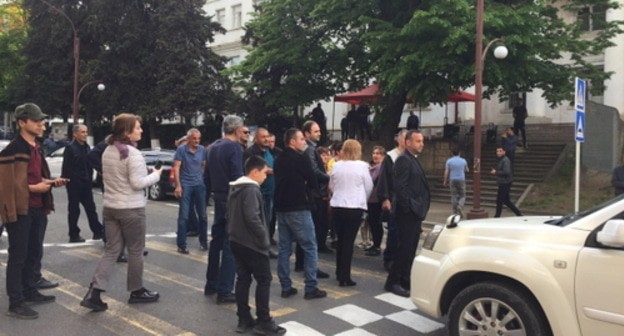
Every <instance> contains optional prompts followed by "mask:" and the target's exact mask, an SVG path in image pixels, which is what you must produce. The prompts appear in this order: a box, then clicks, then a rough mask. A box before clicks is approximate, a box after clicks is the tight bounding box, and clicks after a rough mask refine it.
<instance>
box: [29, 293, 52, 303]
mask: <svg viewBox="0 0 624 336" xmlns="http://www.w3.org/2000/svg"><path fill="white" fill-rule="evenodd" d="M24 301H25V302H26V303H30V304H43V303H50V302H54V301H56V297H55V296H54V295H43V294H41V293H39V292H34V293H32V294H29V295H28V296H26V297H24Z"/></svg>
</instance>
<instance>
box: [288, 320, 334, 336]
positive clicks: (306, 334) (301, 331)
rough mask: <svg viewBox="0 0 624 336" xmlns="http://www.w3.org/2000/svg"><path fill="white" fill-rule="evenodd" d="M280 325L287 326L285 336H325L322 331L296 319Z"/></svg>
mask: <svg viewBox="0 0 624 336" xmlns="http://www.w3.org/2000/svg"><path fill="white" fill-rule="evenodd" d="M280 326H282V327H284V328H286V335H285V336H325V335H323V334H321V333H320V332H318V331H316V330H314V329H312V328H310V327H308V326H306V325H303V324H301V323H299V322H295V321H288V322H284V323H282V324H280Z"/></svg>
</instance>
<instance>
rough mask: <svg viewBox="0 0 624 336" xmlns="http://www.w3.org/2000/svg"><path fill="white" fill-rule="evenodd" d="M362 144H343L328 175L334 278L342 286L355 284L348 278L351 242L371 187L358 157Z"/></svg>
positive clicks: (360, 154) (351, 250) (349, 274)
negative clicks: (330, 196) (334, 237)
mask: <svg viewBox="0 0 624 336" xmlns="http://www.w3.org/2000/svg"><path fill="white" fill-rule="evenodd" d="M361 158H362V146H361V145H360V143H359V142H358V141H357V140H347V141H345V142H344V144H343V145H342V150H341V152H340V161H338V162H336V163H335V164H334V167H333V169H332V171H331V174H330V178H329V188H330V190H332V192H333V194H332V198H331V200H330V201H329V205H330V206H331V208H332V215H333V216H334V219H335V220H334V223H335V225H336V236H337V237H338V241H337V246H336V278H337V279H338V283H339V285H340V286H341V287H345V286H355V285H356V283H355V281H353V280H352V279H351V260H352V259H353V243H354V242H355V237H356V236H357V232H358V229H359V227H360V224H361V223H362V214H363V213H364V211H366V210H367V204H366V201H367V200H368V197H369V196H370V194H371V192H372V190H373V180H372V179H371V175H370V173H369V172H368V164H367V163H366V162H364V161H361Z"/></svg>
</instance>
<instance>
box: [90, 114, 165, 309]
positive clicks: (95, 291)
mask: <svg viewBox="0 0 624 336" xmlns="http://www.w3.org/2000/svg"><path fill="white" fill-rule="evenodd" d="M141 133H143V130H142V129H141V117H139V116H136V115H134V114H129V113H122V114H120V115H118V116H117V117H116V118H115V119H114V120H113V134H112V135H111V136H110V137H109V138H108V147H107V148H106V150H104V153H103V154H102V173H103V179H104V187H105V192H104V211H103V218H104V226H105V232H106V248H105V254H104V256H103V257H102V259H101V260H100V262H99V263H98V266H97V269H96V271H95V274H94V275H93V280H92V282H91V285H90V286H89V291H88V292H87V295H85V297H84V299H83V300H82V302H80V305H81V306H83V307H86V308H89V309H92V310H94V311H103V310H106V309H107V308H108V305H107V304H106V303H105V302H103V301H102V299H101V297H100V293H101V292H103V291H105V288H106V285H107V284H108V280H109V278H110V275H111V272H112V271H113V269H114V265H115V261H116V260H117V256H119V254H120V253H121V251H122V249H123V247H124V245H125V246H127V248H128V277H127V289H128V291H130V292H131V294H130V299H128V302H129V303H145V302H155V301H157V300H158V298H159V297H160V295H159V294H158V293H157V292H155V291H149V290H147V289H145V288H144V287H143V249H144V248H145V204H146V198H147V195H146V191H145V189H146V188H147V187H149V186H151V185H153V184H155V183H157V182H158V181H159V179H160V174H161V171H162V168H159V169H155V170H154V171H152V173H151V174H148V171H147V166H146V165H145V159H144V158H143V155H141V152H140V151H139V150H138V149H137V148H136V143H137V142H138V141H139V140H141Z"/></svg>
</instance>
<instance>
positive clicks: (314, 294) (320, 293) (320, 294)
mask: <svg viewBox="0 0 624 336" xmlns="http://www.w3.org/2000/svg"><path fill="white" fill-rule="evenodd" d="M326 296H327V292H326V291H324V290H320V289H318V288H315V289H314V290H313V291H311V292H309V293H305V295H304V296H303V298H304V299H306V300H312V299H321V298H324V297H326Z"/></svg>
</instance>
